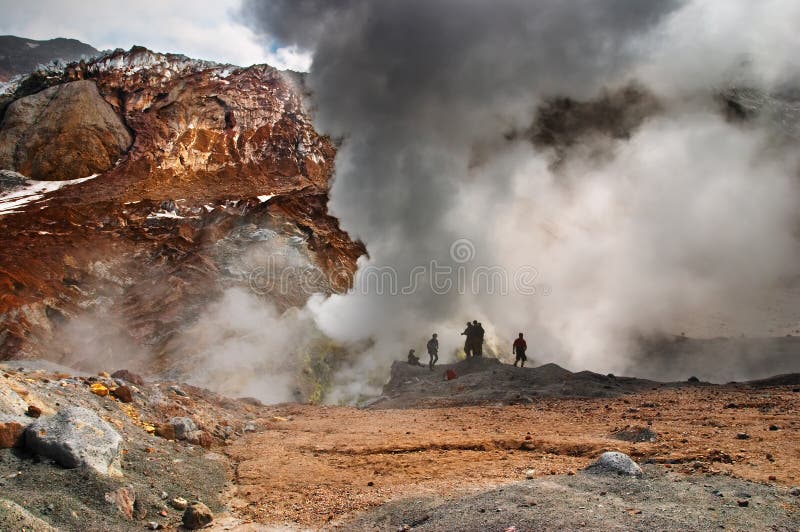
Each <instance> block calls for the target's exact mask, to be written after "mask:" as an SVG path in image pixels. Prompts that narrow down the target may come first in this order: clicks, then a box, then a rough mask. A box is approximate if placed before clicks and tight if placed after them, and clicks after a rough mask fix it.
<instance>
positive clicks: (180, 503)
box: [169, 497, 189, 510]
mask: <svg viewBox="0 0 800 532" xmlns="http://www.w3.org/2000/svg"><path fill="white" fill-rule="evenodd" d="M169 503H170V505H171V506H172V507H173V508H175V509H176V510H185V509H186V507H187V506H188V505H189V501H187V500H186V499H184V498H183V497H175V498H174V499H172V500H171V501H169Z"/></svg>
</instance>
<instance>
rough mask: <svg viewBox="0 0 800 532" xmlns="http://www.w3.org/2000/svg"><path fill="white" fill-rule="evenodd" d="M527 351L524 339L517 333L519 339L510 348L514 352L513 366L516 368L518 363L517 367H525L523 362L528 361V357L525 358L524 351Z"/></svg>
mask: <svg viewBox="0 0 800 532" xmlns="http://www.w3.org/2000/svg"><path fill="white" fill-rule="evenodd" d="M527 349H528V344H527V343H526V342H525V339H524V338H523V337H522V333H519V338H517V339H516V340H514V345H512V346H511V350H512V351H514V355H515V356H516V358H515V359H514V366H515V367H516V365H517V362H519V363H520V365H519V367H521V368H524V367H525V361H526V360H528V357H526V356H525V350H527Z"/></svg>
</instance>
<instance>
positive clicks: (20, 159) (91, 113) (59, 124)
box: [0, 81, 132, 181]
mask: <svg viewBox="0 0 800 532" xmlns="http://www.w3.org/2000/svg"><path fill="white" fill-rule="evenodd" d="M131 142H132V138H131V135H130V133H129V132H128V130H127V129H126V127H125V124H124V123H123V122H122V119H121V118H120V117H119V116H118V115H117V114H116V113H115V112H114V110H113V109H112V107H111V105H109V103H108V102H106V101H105V100H104V99H103V98H102V97H101V96H100V93H99V92H98V91H97V86H96V85H95V83H94V82H92V81H74V82H71V83H65V84H63V85H56V86H54V87H50V88H48V89H45V90H43V91H41V92H38V93H36V94H32V95H30V96H26V97H24V98H20V99H19V100H16V101H14V102H13V103H12V104H11V105H9V106H8V109H7V110H6V112H5V116H4V117H3V122H2V124H0V168H2V169H4V170H14V171H17V172H19V173H21V174H23V175H25V176H28V177H32V178H34V179H38V180H43V181H48V180H54V181H58V180H65V179H77V178H80V177H86V176H89V175H92V174H99V173H103V172H105V171H107V170H109V169H110V168H111V167H112V166H113V165H114V163H116V161H117V160H118V159H119V157H120V155H122V154H123V153H125V151H127V149H128V147H129V146H130V145H131Z"/></svg>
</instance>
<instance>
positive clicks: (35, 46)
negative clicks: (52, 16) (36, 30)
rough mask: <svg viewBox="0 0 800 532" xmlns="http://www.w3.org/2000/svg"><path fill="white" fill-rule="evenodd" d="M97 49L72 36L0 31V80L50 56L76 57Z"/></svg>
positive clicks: (94, 52) (78, 57)
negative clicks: (36, 37)
mask: <svg viewBox="0 0 800 532" xmlns="http://www.w3.org/2000/svg"><path fill="white" fill-rule="evenodd" d="M97 52H98V51H97V49H95V48H94V47H93V46H89V45H88V44H85V43H82V42H81V41H78V40H76V39H62V38H58V39H50V40H48V41H35V40H33V39H23V38H22V37H15V36H14V35H0V81H8V80H9V79H11V78H12V77H14V76H16V75H17V74H26V73H28V72H31V71H33V70H34V69H35V68H36V67H37V66H38V65H40V64H43V63H49V62H50V61H53V60H54V59H63V60H65V61H77V60H78V59H80V58H81V56H92V55H94V54H96V53H97Z"/></svg>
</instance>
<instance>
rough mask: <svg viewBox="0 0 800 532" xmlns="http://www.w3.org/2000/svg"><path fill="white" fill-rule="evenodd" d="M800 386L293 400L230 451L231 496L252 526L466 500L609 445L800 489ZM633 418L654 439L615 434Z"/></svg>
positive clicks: (666, 462) (670, 465) (565, 469)
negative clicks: (363, 403)
mask: <svg viewBox="0 0 800 532" xmlns="http://www.w3.org/2000/svg"><path fill="white" fill-rule="evenodd" d="M793 389H794V388H792V387H780V388H768V389H761V390H757V389H752V388H749V387H746V386H735V385H731V386H724V387H710V386H698V387H685V388H678V389H675V388H672V389H671V388H659V389H658V390H655V391H647V392H642V393H638V394H635V395H626V396H621V397H616V398H594V399H575V398H558V399H557V398H547V399H538V400H536V401H535V402H534V403H532V404H528V405H514V406H491V407H455V408H440V409H410V410H379V411H370V410H357V409H353V408H345V407H319V406H316V407H315V406H286V407H282V408H277V409H276V410H275V412H276V415H277V416H278V417H276V418H275V420H273V421H271V422H270V423H268V430H266V431H264V432H261V433H257V434H253V435H249V436H247V437H245V438H243V439H241V440H238V441H236V442H234V443H233V444H232V445H231V446H230V447H228V448H227V453H228V455H229V456H230V457H231V458H232V459H233V461H234V462H236V463H237V464H238V466H237V470H236V483H237V485H238V490H237V494H236V498H235V499H234V500H233V501H232V505H233V509H234V510H235V511H236V512H237V513H240V514H241V515H243V516H244V517H245V519H250V520H253V521H255V522H261V523H287V524H289V523H299V524H302V525H305V526H310V527H319V526H322V525H324V524H326V523H335V522H337V521H338V520H340V519H343V518H349V517H352V516H353V515H355V512H358V511H361V510H366V509H368V508H371V507H375V506H378V505H381V504H384V503H387V502H388V501H391V500H397V499H399V498H402V497H409V496H426V495H430V496H439V497H459V496H464V495H467V494H469V493H476V492H478V491H480V490H485V489H487V488H489V487H492V486H498V485H501V484H504V483H507V482H513V481H519V480H523V479H524V478H525V471H526V470H528V469H533V470H535V471H536V475H537V476H548V475H558V474H570V473H572V472H575V471H577V470H579V469H580V468H583V467H584V466H586V465H588V464H589V463H590V462H591V461H593V459H594V458H596V457H597V455H599V454H600V453H601V452H603V451H606V450H619V451H622V452H625V453H628V454H629V455H631V456H632V457H634V458H635V459H636V460H637V461H639V462H643V463H648V462H649V463H655V464H662V465H663V467H662V468H661V469H664V470H666V471H668V472H675V473H677V474H690V473H708V472H711V473H721V474H725V475H733V476H735V477H739V478H742V479H748V480H753V481H757V482H764V483H771V484H776V485H778V486H782V487H787V486H790V485H796V484H800V430H798V429H800V425H798V423H800V421H798V420H797V417H796V413H797V411H798V406H800V393H798V392H795V391H793ZM281 418H285V420H284V419H281ZM771 426H772V430H771V429H770V427H771ZM626 427H628V428H630V427H642V428H644V427H646V428H649V429H650V430H652V431H654V432H655V433H656V435H657V438H656V441H655V442H645V443H631V442H628V441H622V440H618V439H615V438H613V437H612V436H611V435H612V434H613V433H615V432H617V431H619V430H622V429H625V428H626ZM739 433H743V434H746V435H747V437H746V439H740V438H745V436H738V434H739ZM770 477H773V478H772V479H771V478H770Z"/></svg>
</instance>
